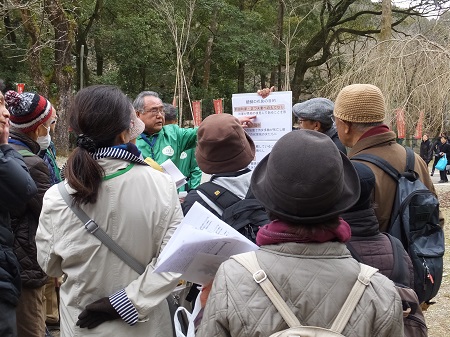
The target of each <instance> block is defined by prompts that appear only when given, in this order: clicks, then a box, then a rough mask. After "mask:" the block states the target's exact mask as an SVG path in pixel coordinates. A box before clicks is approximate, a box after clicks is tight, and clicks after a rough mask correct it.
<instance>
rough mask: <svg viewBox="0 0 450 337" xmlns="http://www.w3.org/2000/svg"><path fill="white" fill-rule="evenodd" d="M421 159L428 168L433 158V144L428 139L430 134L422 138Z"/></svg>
mask: <svg viewBox="0 0 450 337" xmlns="http://www.w3.org/2000/svg"><path fill="white" fill-rule="evenodd" d="M420 157H421V158H422V159H423V161H424V162H425V163H426V164H427V166H428V164H429V163H430V161H431V159H432V158H433V144H432V143H431V142H430V140H429V139H428V134H426V133H425V134H424V135H423V136H422V142H421V143H420Z"/></svg>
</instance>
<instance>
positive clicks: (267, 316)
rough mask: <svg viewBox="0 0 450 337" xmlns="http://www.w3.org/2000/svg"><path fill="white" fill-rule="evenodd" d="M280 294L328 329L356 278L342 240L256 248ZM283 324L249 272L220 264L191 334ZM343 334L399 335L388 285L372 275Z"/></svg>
mask: <svg viewBox="0 0 450 337" xmlns="http://www.w3.org/2000/svg"><path fill="white" fill-rule="evenodd" d="M256 254H257V257H258V261H259V264H260V265H261V268H262V269H263V270H264V271H265V272H266V273H267V276H268V278H269V279H270V280H271V281H272V283H273V284H274V286H275V288H276V289H277V290H278V292H279V293H280V295H281V297H282V298H283V299H284V300H286V301H287V303H288V305H289V307H290V308H291V309H292V311H293V312H294V313H295V314H296V316H297V318H298V319H299V321H300V323H302V324H303V325H313V326H320V327H326V328H329V327H330V326H331V324H332V322H333V320H334V318H335V316H336V315H337V313H338V312H339V310H340V309H341V307H342V305H343V303H344V302H345V300H346V298H347V295H348V294H349V293H350V290H351V288H352V286H353V284H354V283H355V281H356V278H357V275H358V273H359V269H360V268H359V265H358V263H357V262H356V260H354V259H353V258H351V255H350V253H349V251H348V250H347V248H346V247H345V245H344V244H342V243H338V242H327V243H323V244H311V243H308V244H300V243H284V244H278V245H268V246H264V247H262V248H261V249H260V250H259V251H257V252H256ZM287 328H288V326H287V324H286V323H285V322H284V320H283V318H282V317H281V315H280V314H279V313H278V311H277V310H276V308H275V307H274V305H273V304H272V303H271V302H270V300H269V298H268V297H267V295H266V294H265V293H264V291H263V290H262V289H261V287H260V286H259V285H258V284H256V282H255V281H254V280H253V278H252V275H251V274H250V273H249V272H248V271H247V270H246V269H245V268H244V267H243V266H241V265H240V264H239V263H238V262H236V261H234V260H228V261H226V262H224V263H223V264H222V265H221V266H220V268H219V270H218V272H217V274H216V277H215V279H214V283H213V286H212V289H211V293H210V294H209V297H208V301H207V304H206V307H205V312H204V315H203V319H202V323H201V326H200V330H199V332H198V334H197V335H196V336H197V337H218V336H232V337H265V336H270V335H271V334H272V333H274V332H276V331H280V330H283V329H287ZM343 335H344V336H347V337H361V336H364V337H370V336H374V337H375V336H376V337H388V336H390V337H398V336H403V315H402V304H401V300H400V297H399V295H398V293H397V291H396V290H395V288H394V284H393V283H392V281H390V280H389V279H388V278H387V277H385V276H383V275H381V274H379V273H376V274H375V275H374V276H373V277H372V279H371V283H370V285H369V286H368V287H367V288H366V290H365V292H364V294H363V296H362V298H361V300H360V302H359V304H358V305H357V307H356V309H355V311H354V312H353V314H352V315H351V317H350V321H349V323H348V324H347V326H346V327H345V329H344V331H343Z"/></svg>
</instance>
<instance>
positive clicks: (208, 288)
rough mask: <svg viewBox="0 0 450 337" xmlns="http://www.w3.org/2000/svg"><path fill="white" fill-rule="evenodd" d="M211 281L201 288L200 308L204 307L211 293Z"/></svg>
mask: <svg viewBox="0 0 450 337" xmlns="http://www.w3.org/2000/svg"><path fill="white" fill-rule="evenodd" d="M212 284H213V281H211V282H209V283H208V284H207V285H204V286H203V287H202V292H201V293H200V305H201V307H202V308H204V307H205V305H206V301H207V300H208V296H209V293H210V292H211V288H212Z"/></svg>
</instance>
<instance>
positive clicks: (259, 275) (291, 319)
mask: <svg viewBox="0 0 450 337" xmlns="http://www.w3.org/2000/svg"><path fill="white" fill-rule="evenodd" d="M231 258H232V259H234V260H236V261H237V262H238V263H240V264H241V265H242V266H243V267H245V268H246V269H247V270H248V271H249V272H250V273H251V274H252V275H253V279H254V280H255V282H256V283H258V284H259V285H260V286H261V288H262V289H263V290H264V292H265V293H266V295H267V297H269V299H270V300H271V301H272V303H273V305H274V306H275V308H277V310H278V312H279V313H280V315H281V317H283V319H284V320H285V321H286V323H287V325H289V327H290V328H293V327H299V326H302V325H301V324H300V321H299V320H298V318H297V317H296V316H295V314H294V313H293V312H292V310H291V309H290V308H289V307H288V305H287V304H286V302H285V301H284V300H283V298H282V297H281V295H280V293H279V292H278V291H277V290H276V289H275V287H274V286H273V284H272V282H270V280H269V279H268V278H267V274H266V273H265V272H264V270H262V269H261V267H260V265H259V263H258V259H257V258H256V253H255V252H254V251H253V252H248V253H245V254H239V255H233V256H231Z"/></svg>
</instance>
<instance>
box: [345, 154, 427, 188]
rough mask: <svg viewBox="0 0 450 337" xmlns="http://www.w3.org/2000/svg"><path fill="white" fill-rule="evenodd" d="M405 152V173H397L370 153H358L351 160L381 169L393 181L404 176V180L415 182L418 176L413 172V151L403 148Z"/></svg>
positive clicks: (381, 159)
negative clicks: (364, 162)
mask: <svg viewBox="0 0 450 337" xmlns="http://www.w3.org/2000/svg"><path fill="white" fill-rule="evenodd" d="M405 150H406V167H405V172H403V173H400V172H398V171H397V170H396V169H395V168H394V167H393V166H392V165H391V164H390V163H389V162H388V161H386V160H384V159H383V158H381V157H379V156H376V155H374V154H371V153H360V154H358V155H356V156H354V157H352V158H351V160H360V161H366V162H369V163H371V164H373V165H375V166H378V167H379V168H380V169H382V170H383V171H384V172H386V173H387V174H388V175H390V176H391V178H392V179H394V180H395V181H398V180H399V179H400V177H402V176H404V177H405V178H406V179H408V180H410V181H414V180H417V179H418V178H419V175H418V174H417V173H416V172H415V171H414V164H415V161H416V160H415V155H414V150H413V149H411V148H410V147H405Z"/></svg>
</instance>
